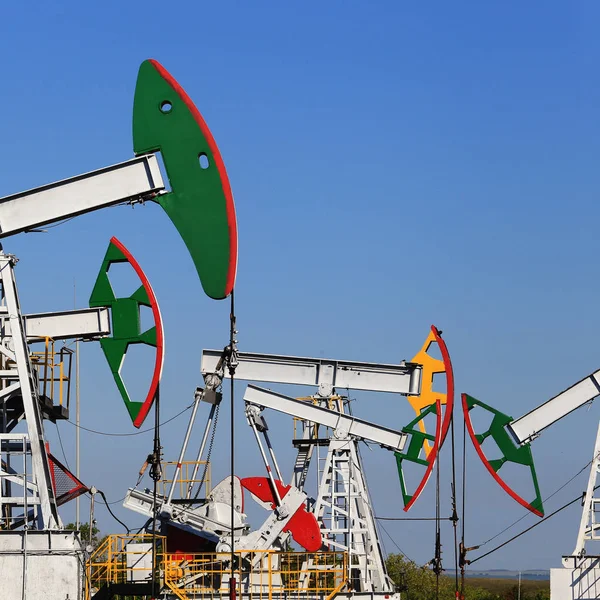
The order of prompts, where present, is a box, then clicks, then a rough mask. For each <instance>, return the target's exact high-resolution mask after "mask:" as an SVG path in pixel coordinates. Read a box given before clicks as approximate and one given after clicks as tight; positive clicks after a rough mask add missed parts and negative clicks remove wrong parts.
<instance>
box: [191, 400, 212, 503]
mask: <svg viewBox="0 0 600 600" xmlns="http://www.w3.org/2000/svg"><path fill="white" fill-rule="evenodd" d="M216 410H217V404H213V405H212V406H211V407H210V413H209V415H208V421H207V422H206V427H205V428H204V434H203V436H202V442H200V448H199V450H198V456H197V457H196V464H195V465H194V470H193V472H192V476H191V477H190V482H189V484H188V489H187V493H186V495H185V497H186V499H188V498H189V497H190V496H191V494H192V489H193V488H194V481H195V479H196V475H198V469H199V467H200V459H201V458H202V455H203V454H204V448H205V447H206V441H207V440H208V434H209V433H210V428H211V426H212V422H213V419H214V416H215V411H216ZM203 483H204V482H203Z"/></svg>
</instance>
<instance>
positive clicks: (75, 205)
mask: <svg viewBox="0 0 600 600" xmlns="http://www.w3.org/2000/svg"><path fill="white" fill-rule="evenodd" d="M164 188H165V185H164V182H163V179H162V176H161V173H160V168H159V165H158V160H157V158H156V156H155V155H154V154H145V155H143V156H137V157H136V158H133V159H131V160H128V161H125V162H122V163H118V164H116V165H111V166H110V167H105V168H103V169H98V170H97V171H92V172H90V173H84V174H83V175H77V176H75V177H71V178H69V179H63V180H62V181H57V182H56V183H50V184H48V185H44V186H41V187H38V188H35V189H32V190H28V191H26V192H20V193H18V194H13V195H12V196H6V197H5V198H0V238H4V237H8V236H10V235H14V234H16V233H20V232H22V231H27V230H28V229H32V228H35V227H40V226H41V225H47V224H49V223H54V222H55V221H61V220H62V219H66V218H68V217H74V216H76V215H81V214H84V213H87V212H90V211H93V210H97V209H99V208H103V207H105V206H110V205H112V204H120V203H121V202H127V201H132V200H139V199H141V198H144V197H148V196H151V195H153V194H156V193H159V192H161V191H162V190H164Z"/></svg>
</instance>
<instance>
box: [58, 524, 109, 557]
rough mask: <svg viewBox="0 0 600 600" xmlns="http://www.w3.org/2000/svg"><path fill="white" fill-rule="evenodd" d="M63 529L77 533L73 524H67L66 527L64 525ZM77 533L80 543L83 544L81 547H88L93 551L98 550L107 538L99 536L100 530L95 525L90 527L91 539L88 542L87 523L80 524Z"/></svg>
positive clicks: (88, 527) (88, 530) (88, 531)
mask: <svg viewBox="0 0 600 600" xmlns="http://www.w3.org/2000/svg"><path fill="white" fill-rule="evenodd" d="M65 529H68V530H69V531H77V527H76V526H75V523H67V525H65ZM79 532H80V535H81V541H82V542H83V545H84V546H87V545H90V546H91V547H92V549H93V550H96V548H99V547H100V546H102V544H103V543H104V541H105V540H106V538H107V537H108V536H107V535H104V536H100V530H99V529H98V528H97V527H96V526H95V525H93V526H92V539H91V541H90V526H89V523H81V524H80V525H79Z"/></svg>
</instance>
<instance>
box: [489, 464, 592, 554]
mask: <svg viewBox="0 0 600 600" xmlns="http://www.w3.org/2000/svg"><path fill="white" fill-rule="evenodd" d="M595 459H596V457H594V458H593V459H592V460H590V461H589V462H588V463H587V464H586V465H585V466H584V467H582V468H581V469H580V470H579V471H577V473H575V475H573V477H571V479H569V480H568V481H566V482H565V483H563V484H562V485H561V486H560V487H559V488H558V489H556V490H554V492H552V493H551V494H550V495H549V496H548V497H547V498H544V500H543V501H544V502H547V501H548V500H550V498H552V497H553V496H556V494H558V492H560V491H562V490H564V489H565V488H566V487H567V486H568V485H569V484H570V483H571V482H572V481H573V480H575V479H576V478H577V477H579V475H581V474H582V473H583V472H584V471H585V470H586V469H587V468H588V467H589V466H590V465H591V464H592V463H593V462H594V460H595ZM529 516H531V513H530V512H529V511H528V512H526V513H525V514H524V515H523V516H522V517H520V518H518V519H517V520H516V521H515V522H514V523H511V524H510V525H509V526H508V527H505V528H504V529H503V530H502V531H500V532H499V533H497V534H496V535H493V536H492V537H491V538H490V539H489V540H486V541H485V542H483V543H481V544H479V546H480V547H481V546H485V545H486V544H487V543H488V542H491V541H492V540H495V539H496V538H497V537H500V536H501V535H502V534H503V533H506V532H507V531H508V530H509V529H511V528H512V527H514V526H515V525H516V524H517V523H520V522H521V521H522V520H523V519H526V518H527V517H529Z"/></svg>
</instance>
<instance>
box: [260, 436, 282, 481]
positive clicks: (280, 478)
mask: <svg viewBox="0 0 600 600" xmlns="http://www.w3.org/2000/svg"><path fill="white" fill-rule="evenodd" d="M263 435H264V436H265V441H266V442H267V448H268V449H269V454H270V455H271V460H272V461H273V466H274V467H275V472H276V473H277V477H278V479H279V481H281V482H282V483H283V477H282V476H281V471H280V470H279V465H278V464H277V459H276V458H275V452H274V451H273V446H271V440H270V439H269V434H268V433H267V430H266V429H265V430H264V431H263Z"/></svg>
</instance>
